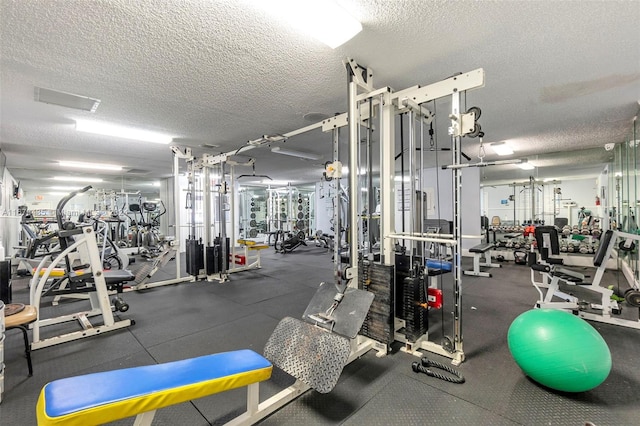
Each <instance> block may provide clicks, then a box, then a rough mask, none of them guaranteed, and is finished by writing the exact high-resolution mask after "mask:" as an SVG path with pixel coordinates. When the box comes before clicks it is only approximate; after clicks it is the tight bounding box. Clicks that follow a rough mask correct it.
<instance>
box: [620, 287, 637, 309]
mask: <svg viewBox="0 0 640 426" xmlns="http://www.w3.org/2000/svg"><path fill="white" fill-rule="evenodd" d="M624 300H626V301H627V303H628V304H629V305H631V306H634V307H636V308H639V307H640V291H638V290H635V289H632V288H630V289H629V290H627V291H626V292H625V293H624Z"/></svg>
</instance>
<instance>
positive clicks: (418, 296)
mask: <svg viewBox="0 0 640 426" xmlns="http://www.w3.org/2000/svg"><path fill="white" fill-rule="evenodd" d="M402 287H403V288H404V296H403V305H404V320H405V335H406V336H407V339H408V340H409V341H411V342H415V341H416V340H418V339H419V338H420V336H422V335H423V334H425V333H426V332H427V330H428V329H429V317H428V315H427V310H426V309H423V308H422V307H420V306H418V304H420V303H425V302H426V300H425V299H426V298H425V297H424V290H423V289H424V283H423V281H422V279H420V278H419V277H406V278H405V279H404V280H403V281H402Z"/></svg>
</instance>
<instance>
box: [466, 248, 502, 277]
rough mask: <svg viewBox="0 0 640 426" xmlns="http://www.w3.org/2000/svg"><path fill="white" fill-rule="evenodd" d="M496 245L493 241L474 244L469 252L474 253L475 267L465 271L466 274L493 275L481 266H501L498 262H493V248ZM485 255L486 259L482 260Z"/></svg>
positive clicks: (477, 275)
mask: <svg viewBox="0 0 640 426" xmlns="http://www.w3.org/2000/svg"><path fill="white" fill-rule="evenodd" d="M494 247H495V244H493V243H483V244H478V245H477V246H473V247H471V248H470V249H469V253H473V269H471V270H466V271H464V274H465V275H473V276H476V277H488V278H490V277H491V274H490V273H489V272H485V271H482V270H481V269H480V267H485V268H501V267H502V265H500V264H498V263H491V249H493V248H494ZM483 256H484V261H483V262H480V260H481V258H482V257H483Z"/></svg>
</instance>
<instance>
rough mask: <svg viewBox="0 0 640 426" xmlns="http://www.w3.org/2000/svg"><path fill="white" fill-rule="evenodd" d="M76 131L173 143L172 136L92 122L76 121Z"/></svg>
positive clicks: (143, 140)
mask: <svg viewBox="0 0 640 426" xmlns="http://www.w3.org/2000/svg"><path fill="white" fill-rule="evenodd" d="M76 130H77V131H79V132H86V133H94V134H96V135H103V136H113V137H116V138H123V139H133V140H136V141H142V142H151V143H161V144H165V145H167V144H169V143H171V141H173V138H172V137H171V136H168V135H165V134H163V133H158V132H152V131H149V130H142V129H135V128H133V127H126V126H119V125H117V124H109V123H103V122H98V121H90V120H76Z"/></svg>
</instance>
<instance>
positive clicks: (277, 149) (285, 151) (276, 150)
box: [271, 146, 320, 160]
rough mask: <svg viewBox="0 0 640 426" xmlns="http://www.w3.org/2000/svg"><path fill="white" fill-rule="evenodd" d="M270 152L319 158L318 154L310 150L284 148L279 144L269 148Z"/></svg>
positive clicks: (312, 158) (310, 158) (309, 158)
mask: <svg viewBox="0 0 640 426" xmlns="http://www.w3.org/2000/svg"><path fill="white" fill-rule="evenodd" d="M271 152H274V153H276V154H282V155H289V156H291V157H298V158H305V159H307V160H319V159H320V155H318V154H313V153H311V152H302V151H294V150H293V149H286V148H282V147H280V146H276V147H275V148H271Z"/></svg>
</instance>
